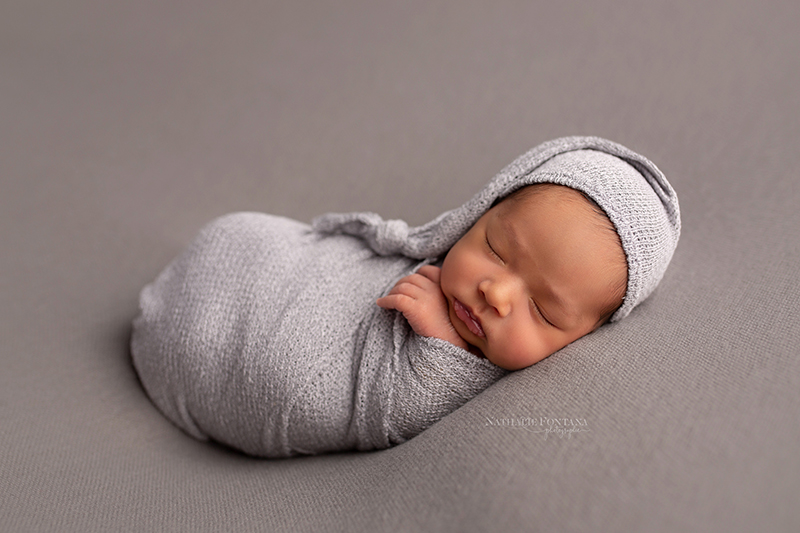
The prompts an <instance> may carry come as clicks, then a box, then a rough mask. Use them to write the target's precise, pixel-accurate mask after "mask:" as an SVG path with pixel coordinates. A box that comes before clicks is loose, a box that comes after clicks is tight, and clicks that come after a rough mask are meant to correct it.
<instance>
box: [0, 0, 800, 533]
mask: <svg viewBox="0 0 800 533" xmlns="http://www.w3.org/2000/svg"><path fill="white" fill-rule="evenodd" d="M799 6H800V4H798V3H797V2H790V1H788V0H787V1H784V2H769V1H767V2H764V1H763V0H726V1H722V0H717V1H709V2H699V3H698V2H689V1H687V0H679V1H675V0H669V1H653V2H646V3H645V2H623V1H614V2H612V1H610V0H601V1H597V2H577V1H565V2H522V1H511V0H509V1H505V0H504V1H498V2H478V1H437V0H433V1H431V0H425V1H421V0H419V1H418V0H404V1H402V2H399V1H398V2H368V1H364V0H343V1H339V2H324V3H323V2H310V1H302V2H293V3H288V2H285V3H278V2H247V1H243V0H242V1H240V0H234V1H230V2H224V3H222V2H194V3H191V5H190V4H188V3H187V4H179V3H177V2H173V3H167V2H157V1H154V0H135V1H134V0H122V1H119V2H110V3H109V2H100V1H96V0H94V1H90V0H73V1H71V2H53V1H46V0H42V1H31V0H26V1H24V2H23V1H21V0H15V1H14V0H12V1H11V2H3V4H2V6H0V302H2V306H1V307H0V530H2V531H92V530H95V531H109V530H138V531H164V530H187V531H188V530H191V531H202V530H214V531H219V530H231V531H249V530H264V531H314V530H332V531H336V530H340V531H344V530H348V531H353V530H356V531H357V530H364V531H375V530H403V531H414V530H423V529H424V530H436V531H483V530H489V531H491V530H498V531H512V530H523V531H553V530H555V531H634V530H635V531H750V530H756V529H759V530H769V531H797V530H800V506H798V505H797V503H798V494H800V454H798V442H800V423H798V421H799V420H800V394H798V390H800V360H798V351H799V350H798V348H797V344H798V341H800V316H798V315H800V305H799V304H798V297H799V296H800V288H798V278H799V277H800V276H798V274H799V273H800V267H799V266H798V261H799V260H800V236H798V228H800V212H799V211H798V209H797V205H798V202H800V186H799V185H798V184H800V176H798V170H797V169H798V168H800V150H798V149H797V146H798V139H800V91H798V90H797V88H798V87H800V53H798V51H799V50H800V33H798V32H797V31H796V29H797V25H798V23H800V7H799ZM572 134H581V135H584V134H591V135H600V136H603V137H607V138H610V139H613V140H615V141H618V142H620V143H622V144H625V145H628V146H630V147H631V148H633V149H634V150H637V151H639V152H641V153H643V154H645V155H646V156H648V157H649V158H651V159H652V160H654V161H655V162H656V163H657V164H658V165H659V166H660V167H661V168H662V169H663V170H664V172H665V173H666V174H667V176H668V177H669V179H670V180H671V182H672V184H673V185H674V186H675V189H676V190H677V191H678V194H679V196H680V199H681V207H682V212H683V223H684V233H683V237H682V241H681V243H680V245H679V247H678V250H677V252H676V255H675V258H674V261H673V265H672V267H671V268H670V270H669V271H668V272H667V275H666V278H665V279H664V282H663V283H662V285H661V287H660V288H659V290H658V291H656V293H655V294H654V296H653V297H652V298H651V299H650V300H648V301H647V302H646V303H645V304H644V305H643V306H641V307H640V308H638V309H637V310H636V311H634V313H633V314H632V315H631V316H630V317H629V318H627V319H626V320H624V321H622V322H620V323H617V324H615V325H613V326H610V327H606V328H603V329H602V330H601V331H600V332H598V333H597V334H596V335H593V336H591V337H589V338H586V339H583V340H581V341H579V342H577V343H575V344H574V345H572V346H570V347H568V348H567V349H565V350H564V351H562V352H560V353H558V354H557V355H555V356H553V357H551V358H549V359H547V360H545V361H544V362H542V363H540V364H538V365H535V366H534V367H532V368H530V369H527V370H525V371H523V372H519V373H515V374H513V375H511V376H509V377H508V378H506V379H504V380H502V381H501V382H499V383H498V384H496V385H495V386H493V387H491V388H490V389H489V390H487V391H486V392H485V393H483V394H481V395H480V396H478V397H477V398H476V399H475V400H473V401H472V402H470V403H468V404H467V405H466V406H464V407H463V408H461V409H459V410H458V411H456V412H455V413H453V414H452V415H451V416H448V417H447V418H445V419H444V420H442V421H441V422H440V423H438V424H436V425H435V426H434V427H432V428H431V429H430V430H428V431H426V432H425V433H423V434H422V435H421V436H419V437H417V438H415V439H413V440H412V441H410V442H408V443H406V444H404V445H401V446H399V447H397V448H394V449H390V450H387V451H383V452H378V453H369V454H340V455H332V456H323V457H312V458H301V459H290V460H283V461H269V460H254V459H251V458H248V457H245V456H243V455H240V454H237V453H234V452H231V451H229V450H226V449H223V448H221V447H218V446H214V445H209V444H203V443H199V442H196V441H194V440H192V439H191V438H189V437H187V436H186V435H184V434H183V433H181V432H180V431H179V430H178V429H176V428H175V427H173V426H172V425H170V424H169V422H167V421H166V420H165V419H164V418H163V417H162V416H161V415H160V414H159V413H158V412H157V411H156V409H155V408H154V407H153V406H152V405H151V404H150V402H149V401H148V400H147V398H146V396H145V395H144V393H143V392H142V390H141V388H140V387H139V384H138V382H137V380H136V376H135V374H134V372H133V370H132V367H131V364H130V359H129V351H128V347H127V343H128V339H129V335H130V321H131V319H132V318H133V317H134V315H135V314H136V311H137V298H138V292H139V290H140V289H141V287H142V286H143V285H144V284H145V283H147V282H148V281H150V280H151V279H152V278H153V277H154V276H155V275H156V274H157V273H158V272H159V271H160V270H161V269H162V268H163V267H164V266H165V265H166V263H167V262H168V261H169V260H170V259H171V258H172V257H173V256H174V255H175V254H177V253H178V252H179V250H180V249H181V247H182V246H184V245H185V244H186V243H187V242H188V240H189V239H190V238H191V237H192V236H193V235H194V233H195V232H196V231H197V230H198V229H199V227H200V226H201V225H202V224H204V223H205V222H207V221H208V220H210V219H212V218H213V217H216V216H218V215H221V214H223V213H226V212H230V211H238V210H257V211H264V212H270V213H275V214H281V215H287V216H291V217H294V218H297V219H300V220H303V221H309V220H310V219H311V218H312V217H313V216H315V215H318V214H321V213H323V212H326V211H355V210H372V211H376V212H378V213H381V214H382V215H384V216H386V217H398V218H404V219H406V220H407V221H408V222H410V223H413V224H419V223H423V222H426V221H427V220H428V219H430V218H431V217H432V216H434V215H436V214H438V213H440V212H441V211H443V210H444V209H447V208H451V207H455V206H457V205H460V204H461V203H462V202H463V201H464V200H466V199H467V198H469V197H470V196H471V195H472V194H473V193H474V192H476V191H477V190H478V188H479V187H481V186H482V185H483V184H484V183H485V182H486V181H487V180H488V179H489V178H491V177H492V176H493V175H494V173H495V172H497V171H498V170H499V169H500V168H501V167H502V166H504V165H505V164H506V163H508V162H510V161H511V160H512V159H513V158H514V157H516V156H517V155H519V154H520V153H522V152H523V151H525V150H527V149H528V148H530V147H531V146H533V145H535V144H538V143H539V142H542V141H544V140H547V139H551V138H554V137H559V136H562V135H572ZM564 418H568V419H571V420H573V421H577V422H578V423H580V424H582V425H581V426H579V427H580V428H581V429H583V430H584V431H582V432H580V433H572V434H569V438H567V436H566V435H564V434H562V435H561V436H559V435H558V434H557V433H550V434H548V433H542V432H537V431H539V430H541V429H547V428H552V427H554V426H553V425H554V424H556V423H557V419H564ZM504 421H505V422H504ZM510 421H514V423H515V424H523V425H522V426H509V425H503V424H509V423H510Z"/></svg>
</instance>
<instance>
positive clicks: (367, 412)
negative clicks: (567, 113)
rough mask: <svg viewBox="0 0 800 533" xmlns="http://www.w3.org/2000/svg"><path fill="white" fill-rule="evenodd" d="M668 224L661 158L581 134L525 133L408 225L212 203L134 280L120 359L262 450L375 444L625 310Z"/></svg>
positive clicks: (408, 431) (428, 421) (645, 278)
mask: <svg viewBox="0 0 800 533" xmlns="http://www.w3.org/2000/svg"><path fill="white" fill-rule="evenodd" d="M679 234H680V214H679V208H678V200H677V197H676V195H675V192H674V190H673V189H672V187H671V186H670V185H669V183H668V182H667V180H666V179H665V178H664V176H663V174H662V173H661V172H660V171H659V170H658V168H656V166H655V165H654V164H653V163H651V162H650V161H649V160H647V159H646V158H644V157H642V156H641V155H639V154H636V153H635V152H632V151H630V150H628V149H627V148H625V147H623V146H620V145H619V144H616V143H613V142H610V141H607V140H605V139H600V138H597V137H567V138H562V139H556V140H554V141H550V142H546V143H544V144H541V145H539V146H537V147H536V148H534V149H532V150H531V151H529V152H528V153H526V154H524V155H523V156H521V157H520V158H518V159H517V160H516V161H514V162H513V163H512V164H511V165H509V166H508V167H506V168H505V169H503V170H502V171H501V172H500V173H499V174H498V175H497V176H495V177H494V178H493V179H492V180H491V181H490V182H489V183H488V184H487V185H486V186H485V187H484V188H483V189H482V190H481V191H480V192H479V193H478V194H477V195H475V196H474V197H473V198H472V199H471V200H469V201H468V202H467V203H465V204H464V205H462V206H461V207H459V208H456V209H453V210H451V211H447V212H445V213H442V214H441V215H439V216H438V217H437V218H436V219H434V220H433V221H431V222H429V223H428V224H425V225H423V226H419V227H414V228H411V227H409V226H408V225H407V224H406V223H404V222H403V221H399V220H383V219H381V218H380V217H379V216H377V215H375V214H372V213H348V214H330V215H326V216H323V217H320V218H317V219H315V220H314V222H313V224H312V225H311V226H309V225H306V224H303V223H300V222H297V221H294V220H291V219H287V218H283V217H275V216H270V215H266V214H259V213H236V214H232V215H227V216H224V217H222V218H219V219H217V220H215V221H213V222H211V223H210V224H209V225H208V226H206V227H205V228H204V229H203V230H202V231H201V232H200V234H199V235H198V236H197V237H196V239H195V240H194V242H193V243H192V244H190V245H189V247H188V248H187V249H186V250H185V251H184V252H183V253H182V254H181V255H180V256H179V257H178V258H176V259H175V260H174V261H173V262H172V263H171V264H170V265H169V266H167V268H166V269H165V270H164V271H163V272H162V273H161V274H160V275H159V276H158V278H157V279H156V280H155V281H154V282H153V283H151V284H150V285H148V286H146V287H145V288H144V290H143V291H142V294H141V298H140V306H141V314H140V316H138V317H137V318H136V319H135V321H134V327H133V336H132V341H131V351H132V357H133V363H134V366H135V367H136V370H137V372H138V374H139V377H140V379H141V382H142V384H143V386H144V388H145V390H146V391H147V393H148V395H149V396H150V398H151V399H152V400H153V402H154V403H155V404H156V406H157V407H158V408H159V409H160V410H161V412H162V413H164V415H166V416H167V418H169V419H170V420H171V421H172V422H173V423H175V424H176V425H178V426H179V427H180V428H182V429H183V430H184V431H186V432H187V433H189V434H190V435H192V436H194V437H196V438H198V439H202V440H207V439H213V440H215V441H218V442H220V443H223V444H226V445H228V446H232V447H234V448H236V449H239V450H241V451H243V452H245V453H248V454H251V455H256V456H263V457H287V456H292V455H297V454H316V453H324V452H333V451H343V450H374V449H381V448H387V447H389V446H393V445H395V444H399V443H401V442H404V441H406V440H408V439H410V438H412V437H414V436H416V435H418V434H419V433H420V432H422V431H424V430H425V429H426V428H428V427H430V426H431V425H432V424H434V423H435V422H436V421H438V420H439V419H441V418H442V417H444V416H445V415H447V414H449V413H450V412H452V411H454V410H455V409H457V408H458V407H459V406H461V405H463V404H464V403H465V402H466V401H468V400H469V399H471V398H473V397H474V396H476V395H477V394H479V393H480V392H481V391H483V390H485V389H486V388H487V387H489V386H490V385H491V384H493V383H495V382H496V381H497V380H499V379H500V378H502V377H503V376H504V375H505V374H506V373H507V372H508V371H513V370H519V369H522V368H525V367H528V366H530V365H533V364H535V363H537V362H538V361H540V360H542V359H544V358H545V357H547V356H548V355H551V354H553V353H554V352H556V351H558V350H559V349H561V348H563V347H564V346H566V345H567V344H569V343H571V342H573V341H575V340H576V339H578V338H580V337H582V336H584V335H586V334H588V333H591V332H592V331H594V330H595V329H597V328H598V327H600V326H601V325H602V324H604V323H605V322H607V321H617V320H620V319H621V318H623V317H625V316H627V315H628V314H629V313H630V311H631V310H632V309H633V308H634V307H635V306H636V305H637V304H638V303H639V302H641V301H642V300H643V299H645V298H646V297H647V296H648V295H649V294H650V293H651V292H652V291H653V289H655V287H656V285H657V284H658V282H659V281H660V280H661V278H662V276H663V274H664V272H665V270H666V267H667V265H668V263H669V261H670V259H671V257H672V254H673V251H674V250H675V246H676V244H677V241H678V236H679Z"/></svg>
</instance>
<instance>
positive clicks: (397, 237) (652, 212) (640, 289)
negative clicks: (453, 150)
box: [314, 137, 681, 321]
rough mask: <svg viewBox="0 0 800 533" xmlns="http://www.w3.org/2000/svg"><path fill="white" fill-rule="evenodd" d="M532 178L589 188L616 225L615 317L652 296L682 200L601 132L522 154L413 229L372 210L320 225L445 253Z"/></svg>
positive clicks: (673, 242)
mask: <svg viewBox="0 0 800 533" xmlns="http://www.w3.org/2000/svg"><path fill="white" fill-rule="evenodd" d="M534 183H556V184H559V185H566V186H567V187H571V188H573V189H577V190H580V191H582V192H584V193H586V194H587V195H588V196H589V197H590V198H592V199H593V200H594V201H595V202H597V204H598V205H599V206H600V207H601V208H602V209H603V210H604V211H605V212H606V214H607V215H608V218H609V219H610V220H611V222H612V223H613V224H614V227H615V228H616V230H617V234H618V235H619V238H620V240H621V241H622V248H623V250H624V251H625V256H626V258H627V262H628V288H627V291H626V293H625V297H624V300H623V303H622V306H621V307H620V308H619V309H618V310H617V311H616V312H615V313H614V315H613V316H612V317H611V320H612V321H617V320H619V319H621V318H623V317H625V316H627V315H628V313H630V312H631V310H632V309H633V308H634V307H636V305H637V304H639V303H640V302H641V301H642V300H644V299H645V298H647V297H648V296H649V295H650V293H652V292H653V290H654V289H655V288H656V286H657V285H658V283H659V281H661V278H662V277H663V276H664V272H665V271H666V269H667V265H668V264H669V261H670V259H671V258H672V254H673V252H674V251H675V247H676V246H677V244H678V237H679V236H680V232H681V221H680V209H679V207H678V197H677V195H676V194H675V191H674V190H673V189H672V187H671V186H670V184H669V182H668V181H667V179H666V178H665V177H664V174H662V173H661V171H660V170H659V169H658V167H656V166H655V165H654V164H653V163H652V162H650V161H649V160H648V159H646V158H645V157H643V156H641V155H639V154H637V153H636V152H633V151H631V150H629V149H627V148H625V147H624V146H622V145H619V144H617V143H614V142H611V141H608V140H606V139H601V138H599V137H563V138H560V139H555V140H552V141H548V142H546V143H543V144H540V145H539V146H537V147H535V148H533V149H532V150H530V151H529V152H527V153H525V154H523V155H522V156H520V157H519V158H517V159H516V160H515V161H514V162H513V163H511V164H510V165H508V166H507V167H506V168H504V169H503V170H502V171H500V173H499V174H497V175H496V176H495V177H494V178H493V179H492V180H491V181H490V182H489V183H488V184H486V186H485V187H484V188H483V189H481V191H480V192H479V193H478V194H476V195H475V196H473V197H472V199H471V200H469V201H468V202H467V203H465V204H464V205H462V206H461V207H458V208H456V209H453V210H451V211H447V212H445V213H442V214H441V215H439V216H438V217H437V218H436V219H434V220H432V221H431V222H429V223H427V224H425V225H423V226H418V227H415V228H409V227H408V225H407V224H406V223H405V222H403V221H402V220H383V219H381V218H380V217H379V216H378V215H376V214H374V213H348V214H331V215H325V216H323V217H320V218H318V219H316V220H315V221H314V227H315V229H317V230H319V231H325V232H342V233H348V234H352V235H357V236H359V237H361V238H363V239H365V240H366V241H367V242H368V243H369V245H370V246H371V247H372V249H373V250H375V251H376V252H377V253H379V254H382V255H391V254H403V255H406V256H409V257H414V258H419V259H423V258H430V259H433V258H437V257H441V256H443V255H444V254H445V253H447V251H448V250H449V249H450V248H451V247H452V246H453V245H454V244H455V243H456V242H457V241H458V239H460V238H461V236H462V235H464V234H465V233H466V232H467V231H468V230H469V228H470V227H472V225H473V224H474V223H475V222H476V221H477V220H478V219H479V218H480V217H481V216H482V215H483V214H484V213H485V212H486V211H488V210H489V209H490V208H491V206H492V205H494V203H495V202H496V201H497V200H500V199H502V198H505V197H506V196H508V195H509V194H511V193H512V192H514V191H515V190H517V189H519V188H521V187H524V186H526V185H532V184H534Z"/></svg>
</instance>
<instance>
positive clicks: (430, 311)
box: [377, 265, 469, 350]
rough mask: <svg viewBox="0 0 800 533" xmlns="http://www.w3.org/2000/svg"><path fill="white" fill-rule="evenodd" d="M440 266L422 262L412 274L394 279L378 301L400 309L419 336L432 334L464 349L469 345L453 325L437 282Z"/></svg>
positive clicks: (380, 303)
mask: <svg viewBox="0 0 800 533" xmlns="http://www.w3.org/2000/svg"><path fill="white" fill-rule="evenodd" d="M441 272H442V269H441V268H439V267H435V266H431V265H425V266H424V267H422V268H420V269H419V271H417V273H416V274H411V275H410V276H406V277H404V278H403V279H401V280H400V281H398V282H397V283H396V284H395V286H394V287H393V288H392V290H391V291H389V294H387V295H386V296H384V297H383V298H378V301H377V303H378V305H379V306H381V307H383V308H384V309H395V310H397V311H400V312H401V313H403V316H404V317H406V320H408V323H409V324H410V325H411V329H413V330H414V332H416V333H417V335H422V336H423V337H436V338H437V339H442V340H444V341H447V342H449V343H451V344H455V345H456V346H459V347H461V348H464V349H465V350H466V349H468V348H469V345H468V344H467V343H466V342H465V341H464V339H462V338H461V336H460V335H459V334H458V333H457V332H456V330H455V328H453V323H452V322H450V314H449V310H448V307H447V299H446V298H445V296H444V294H443V293H442V289H441V287H440V286H439V276H440V275H441Z"/></svg>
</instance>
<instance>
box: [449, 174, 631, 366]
mask: <svg viewBox="0 0 800 533" xmlns="http://www.w3.org/2000/svg"><path fill="white" fill-rule="evenodd" d="M597 216H598V215H597V214H596V213H594V212H593V211H592V207H591V205H590V204H589V202H588V201H587V200H586V199H585V198H583V196H581V195H580V193H578V192H576V191H574V190H572V189H569V188H567V187H560V186H556V187H547V188H543V189H542V190H539V191H536V192H534V193H531V194H528V195H525V196H523V197H521V198H519V199H514V200H504V201H502V202H500V203H499V204H498V205H496V206H495V207H493V208H492V209H490V210H489V211H488V212H487V213H486V214H484V215H483V216H482V217H481V218H480V220H478V222H476V223H475V225H474V226H473V227H472V228H471V229H470V230H469V232H467V234H466V235H464V236H463V237H462V238H461V239H460V240H459V241H458V242H457V243H456V244H455V246H453V248H451V250H450V251H449V252H448V254H447V257H446V258H445V260H444V264H443V265H442V272H441V288H442V292H444V295H445V297H446V298H447V302H448V307H449V313H450V320H451V321H452V323H453V326H454V327H455V329H456V331H457V332H458V334H459V335H460V336H461V337H462V338H463V339H464V340H465V341H466V342H467V343H469V344H470V345H472V346H475V347H476V348H478V349H479V350H480V351H481V352H482V353H483V354H484V355H485V356H486V358H487V359H489V360H490V361H491V362H492V363H494V364H496V365H497V366H500V367H502V368H505V369H507V370H518V369H520V368H525V367H527V366H530V365H532V364H534V363H537V362H539V361H541V360H542V359H544V358H545V357H547V356H548V355H550V354H552V353H553V352H556V351H557V350H559V349H561V348H563V347H564V346H566V345H567V344H569V343H571V342H572V341H574V340H576V339H578V338H580V337H582V336H583V335H586V334H587V333H590V332H591V331H593V330H594V329H596V328H597V327H598V326H599V325H600V324H601V322H602V319H603V318H604V317H603V316H602V315H603V314H604V310H607V309H608V308H609V306H610V305H614V304H615V303H616V304H619V303H621V295H618V294H617V293H618V292H619V289H618V287H620V286H622V287H624V283H625V280H626V279H627V267H626V266H625V262H624V253H623V251H622V247H621V245H620V244H619V242H618V241H616V240H615V239H614V238H613V237H614V235H611V237H612V238H609V234H608V233H603V232H608V231H609V229H608V228H603V227H601V225H600V224H598V221H597ZM620 254H622V255H621V256H620ZM620 257H621V258H622V259H620ZM615 287H617V288H616V289H615Z"/></svg>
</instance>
